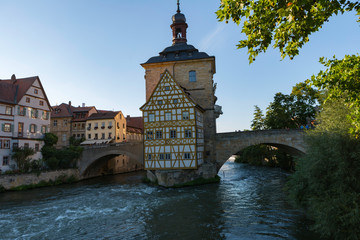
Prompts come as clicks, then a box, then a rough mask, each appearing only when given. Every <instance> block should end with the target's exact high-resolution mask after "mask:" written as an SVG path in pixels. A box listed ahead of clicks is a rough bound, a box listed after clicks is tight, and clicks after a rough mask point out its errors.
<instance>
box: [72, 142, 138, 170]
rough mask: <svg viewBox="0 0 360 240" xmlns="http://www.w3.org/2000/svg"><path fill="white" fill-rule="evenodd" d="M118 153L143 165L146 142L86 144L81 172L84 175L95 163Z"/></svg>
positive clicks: (80, 162) (81, 160)
mask: <svg viewBox="0 0 360 240" xmlns="http://www.w3.org/2000/svg"><path fill="white" fill-rule="evenodd" d="M118 155H126V156H128V157H129V158H130V159H131V161H136V162H137V163H138V164H139V165H140V166H143V165H144V144H143V142H127V143H116V144H104V145H93V146H86V147H85V148H84V151H83V152H82V155H81V158H80V160H79V162H78V167H79V171H80V174H81V175H84V173H85V172H86V171H87V170H88V169H89V168H90V167H91V166H92V165H94V164H95V163H97V162H99V161H107V160H108V159H109V158H112V157H115V156H118Z"/></svg>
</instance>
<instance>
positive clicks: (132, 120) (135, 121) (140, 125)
mask: <svg viewBox="0 0 360 240" xmlns="http://www.w3.org/2000/svg"><path fill="white" fill-rule="evenodd" d="M126 127H127V128H137V129H140V130H141V131H143V129H144V121H143V117H130V116H127V117H126Z"/></svg>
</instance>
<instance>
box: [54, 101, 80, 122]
mask: <svg viewBox="0 0 360 240" xmlns="http://www.w3.org/2000/svg"><path fill="white" fill-rule="evenodd" d="M52 109H53V111H52V112H51V118H60V117H72V112H73V111H74V109H75V108H74V107H73V106H71V105H69V104H66V103H62V104H60V105H58V106H52Z"/></svg>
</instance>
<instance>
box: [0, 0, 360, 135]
mask: <svg viewBox="0 0 360 240" xmlns="http://www.w3.org/2000/svg"><path fill="white" fill-rule="evenodd" d="M219 4H220V0H197V1H191V0H182V1H181V11H182V12H183V13H184V14H185V16H186V18H187V23H188V25H189V28H188V36H187V38H188V43H189V44H192V45H194V46H195V47H196V48H198V49H199V50H200V51H204V52H207V53H208V54H209V55H212V56H215V57H216V69H217V73H216V74H215V76H214V80H215V81H216V82H217V83H218V84H217V93H216V95H217V97H218V99H219V100H218V102H217V104H219V105H222V107H223V112H224V114H223V115H222V116H221V117H220V118H219V119H218V120H217V127H218V132H226V131H234V130H243V129H250V124H251V120H252V118H253V112H254V105H258V106H259V107H260V108H261V109H263V111H265V109H266V107H267V106H268V105H269V103H270V102H271V101H272V100H273V97H274V94H275V93H277V92H282V93H285V94H288V93H290V92H291V89H292V86H294V85H295V84H296V83H298V82H301V81H304V80H305V79H307V78H310V77H311V75H313V74H316V73H317V72H318V71H319V70H320V69H321V68H322V66H321V65H320V64H319V63H318V59H319V57H321V56H325V57H332V56H333V55H336V56H337V57H339V58H342V57H343V56H344V55H345V54H353V53H358V52H359V46H360V44H359V43H360V29H359V26H360V24H359V23H356V19H357V17H356V16H355V13H346V14H345V15H342V16H335V17H332V18H331V19H330V22H328V23H327V24H325V25H324V26H323V29H322V30H321V31H320V32H317V33H315V34H313V35H311V37H310V42H309V43H308V44H307V45H305V47H303V48H302V49H301V51H300V55H299V56H297V57H296V58H295V59H294V60H292V61H290V60H288V59H285V60H283V61H281V58H280V54H279V53H278V51H277V50H272V49H271V50H270V51H268V52H267V53H266V54H262V55H260V56H259V57H258V58H257V59H256V61H255V62H254V63H253V64H251V65H249V63H248V60H247V59H248V56H247V50H246V49H241V50H238V49H236V44H237V42H238V40H240V38H242V37H244V36H242V34H241V33H240V31H241V29H240V28H239V27H238V26H236V25H235V24H232V23H229V24H225V23H223V22H218V21H217V19H216V15H215V13H214V12H215V11H216V10H217V9H218V7H219ZM175 11H176V0H152V1H149V0H147V1H145V0H137V1H119V0H76V1H74V0H62V1H49V0H31V1H30V0H0V15H1V21H0V79H9V78H10V77H11V75H12V74H14V73H15V74H16V76H17V77H18V78H22V77H29V76H36V75H37V76H39V77H40V79H41V81H42V83H43V86H44V88H45V91H46V92H47V96H48V98H49V100H50V103H51V104H52V105H55V104H60V103H62V102H66V103H67V102H68V101H72V103H73V104H74V105H81V104H82V103H86V105H88V106H96V107H97V108H98V109H107V110H121V111H123V113H124V114H125V115H132V116H140V115H141V112H140V111H139V107H140V106H141V105H142V104H144V101H145V80H144V70H143V68H142V67H141V66H140V63H144V62H146V61H147V60H148V58H150V57H152V56H155V55H158V53H159V52H160V51H162V50H163V49H164V48H165V47H167V46H170V45H171V40H172V35H171V29H170V24H171V16H172V15H173V14H174V13H175Z"/></svg>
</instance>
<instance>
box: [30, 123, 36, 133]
mask: <svg viewBox="0 0 360 240" xmlns="http://www.w3.org/2000/svg"><path fill="white" fill-rule="evenodd" d="M30 132H31V133H35V132H36V125H35V124H30Z"/></svg>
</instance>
